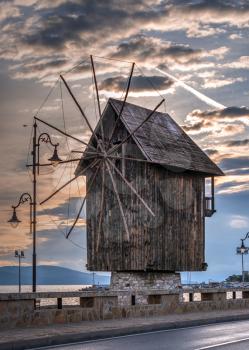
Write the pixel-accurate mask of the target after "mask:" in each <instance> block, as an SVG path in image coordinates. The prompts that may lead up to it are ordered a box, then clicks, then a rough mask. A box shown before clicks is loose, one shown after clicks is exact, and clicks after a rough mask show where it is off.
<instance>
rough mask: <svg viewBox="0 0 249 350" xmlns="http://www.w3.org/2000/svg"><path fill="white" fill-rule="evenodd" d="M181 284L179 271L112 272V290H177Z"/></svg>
mask: <svg viewBox="0 0 249 350" xmlns="http://www.w3.org/2000/svg"><path fill="white" fill-rule="evenodd" d="M180 286H181V277H180V274H179V273H167V272H112V276H111V285H110V290H113V291H118V290H120V291H121V290H129V291H131V290H133V291H139V290H142V291H148V290H154V289H155V290H158V289H160V290H165V291H167V290H175V289H177V288H178V287H180Z"/></svg>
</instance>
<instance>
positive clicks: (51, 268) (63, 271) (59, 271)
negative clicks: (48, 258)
mask: <svg viewBox="0 0 249 350" xmlns="http://www.w3.org/2000/svg"><path fill="white" fill-rule="evenodd" d="M94 282H95V284H101V285H106V284H109V282H110V277H109V276H107V275H98V274H97V273H94ZM21 283H22V284H23V285H30V284H32V267H31V266H22V267H21ZM17 284H18V266H2V267H0V285H2V286H4V285H17ZM37 284H38V285H89V284H93V273H92V272H83V271H77V270H73V269H69V268H66V267H61V266H55V265H38V266H37Z"/></svg>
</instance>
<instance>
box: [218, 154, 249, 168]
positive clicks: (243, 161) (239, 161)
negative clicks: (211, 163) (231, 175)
mask: <svg viewBox="0 0 249 350" xmlns="http://www.w3.org/2000/svg"><path fill="white" fill-rule="evenodd" d="M219 166H220V167H221V168H222V169H224V170H230V169H231V170H232V169H239V168H249V157H237V158H224V159H222V160H221V162H220V163H219Z"/></svg>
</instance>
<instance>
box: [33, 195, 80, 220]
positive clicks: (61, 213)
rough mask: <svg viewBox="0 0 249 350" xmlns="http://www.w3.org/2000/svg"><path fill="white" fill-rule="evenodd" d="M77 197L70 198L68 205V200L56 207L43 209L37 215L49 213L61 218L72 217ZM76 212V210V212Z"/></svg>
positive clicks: (75, 210)
mask: <svg viewBox="0 0 249 350" xmlns="http://www.w3.org/2000/svg"><path fill="white" fill-rule="evenodd" d="M79 200H80V199H79V198H78V197H71V198H70V205H68V204H69V203H68V201H67V202H64V203H62V204H60V205H58V206H57V207H54V208H50V209H43V210H41V211H39V212H38V214H39V215H49V216H56V217H59V218H60V219H61V220H66V219H74V218H75V217H76V212H77V209H76V208H77V204H78V203H79ZM77 213H78V212H77Z"/></svg>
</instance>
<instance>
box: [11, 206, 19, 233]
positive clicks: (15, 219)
mask: <svg viewBox="0 0 249 350" xmlns="http://www.w3.org/2000/svg"><path fill="white" fill-rule="evenodd" d="M8 222H9V223H10V224H11V226H12V227H14V228H16V227H17V226H18V225H19V223H20V222H21V220H19V219H18V217H17V215H16V208H13V214H12V217H11V219H10V220H8Z"/></svg>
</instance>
